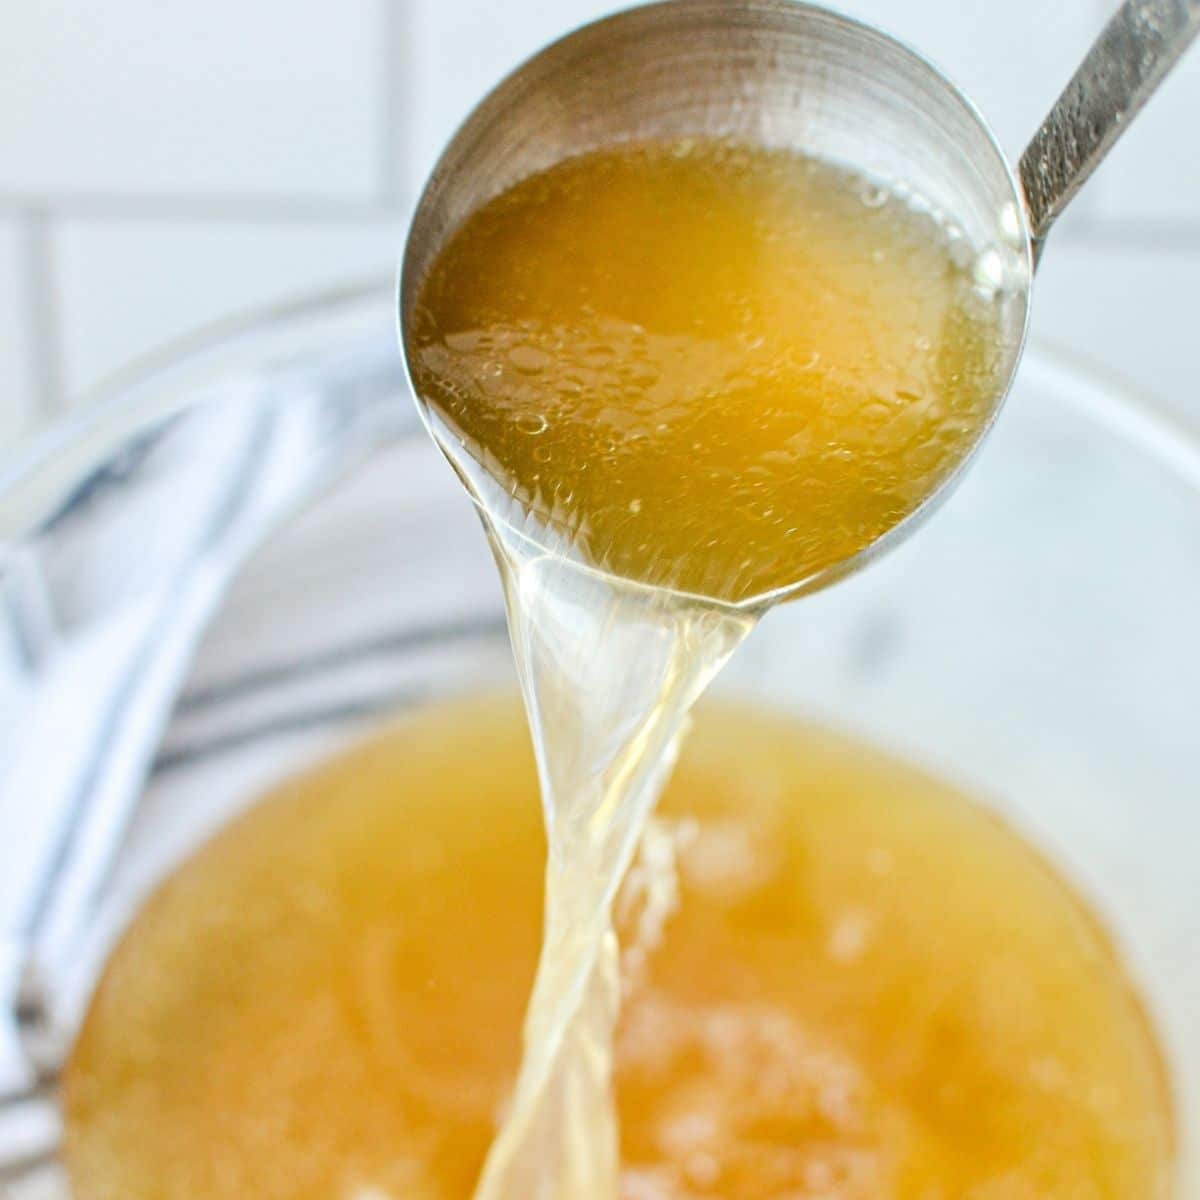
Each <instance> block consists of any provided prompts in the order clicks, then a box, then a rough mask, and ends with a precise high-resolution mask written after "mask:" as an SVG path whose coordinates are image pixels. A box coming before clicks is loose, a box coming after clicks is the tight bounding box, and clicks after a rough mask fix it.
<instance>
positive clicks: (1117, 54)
mask: <svg viewBox="0 0 1200 1200" xmlns="http://www.w3.org/2000/svg"><path fill="white" fill-rule="evenodd" d="M1197 33H1200V0H1125V2H1124V3H1123V4H1122V5H1121V7H1120V8H1119V9H1117V11H1116V13H1115V14H1114V15H1113V18H1112V20H1111V21H1109V23H1108V24H1107V25H1106V26H1105V27H1104V30H1103V32H1102V33H1101V34H1100V36H1099V37H1098V38H1097V39H1096V41H1095V42H1094V43H1093V45H1092V48H1091V49H1090V50H1089V51H1088V54H1087V57H1086V58H1085V59H1084V60H1083V62H1082V63H1081V64H1080V66H1079V70H1077V71H1076V72H1075V74H1074V75H1073V76H1072V78H1071V82H1070V83H1068V84H1067V86H1066V87H1065V88H1064V89H1063V93H1062V95H1061V96H1059V98H1058V100H1057V101H1056V102H1055V105H1054V107H1053V108H1052V109H1051V110H1050V112H1049V114H1048V116H1047V117H1046V119H1045V121H1043V122H1042V126H1041V128H1040V129H1039V130H1038V131H1037V133H1036V134H1035V135H1034V137H1033V140H1032V141H1030V143H1029V145H1028V146H1027V147H1026V148H1025V153H1024V154H1022V155H1021V163H1020V167H1019V173H1020V176H1021V186H1022V188H1023V189H1024V192H1025V204H1026V208H1027V211H1028V214H1029V226H1030V229H1031V230H1032V232H1033V244H1034V255H1035V259H1036V257H1037V255H1039V254H1040V252H1041V248H1042V242H1043V241H1044V240H1045V237H1046V234H1047V233H1048V232H1049V229H1050V226H1051V225H1052V224H1053V223H1054V221H1055V219H1056V218H1057V217H1058V215H1059V213H1061V212H1062V210H1063V209H1064V208H1066V206H1067V205H1068V204H1069V203H1070V202H1071V200H1072V198H1073V197H1074V195H1075V193H1076V192H1077V191H1079V189H1080V187H1081V186H1082V185H1083V183H1084V181H1085V180H1086V179H1087V178H1088V176H1089V175H1091V173H1092V172H1093V171H1094V170H1095V169H1096V164H1097V163H1099V162H1100V160H1101V159H1102V158H1103V157H1104V156H1105V155H1106V154H1107V153H1108V151H1109V147H1111V146H1112V144H1113V143H1114V142H1115V141H1116V140H1117V138H1119V137H1120V136H1121V133H1122V132H1123V131H1124V129H1125V127H1126V126H1127V125H1128V124H1129V123H1130V121H1132V120H1133V118H1134V117H1135V116H1136V115H1137V113H1138V111H1139V110H1140V109H1141V107H1142V105H1143V104H1145V103H1146V101H1147V99H1149V97H1150V94H1151V93H1152V92H1153V91H1154V89H1155V88H1157V87H1158V85H1159V84H1160V83H1161V82H1162V80H1163V78H1164V77H1165V76H1166V74H1167V72H1168V71H1170V69H1171V68H1172V67H1173V66H1174V65H1175V63H1176V62H1177V61H1178V59H1179V57H1180V55H1182V54H1183V52H1184V51H1185V50H1186V49H1187V48H1188V46H1189V45H1190V44H1191V41H1192V39H1193V38H1194V37H1195V36H1196V35H1197Z"/></svg>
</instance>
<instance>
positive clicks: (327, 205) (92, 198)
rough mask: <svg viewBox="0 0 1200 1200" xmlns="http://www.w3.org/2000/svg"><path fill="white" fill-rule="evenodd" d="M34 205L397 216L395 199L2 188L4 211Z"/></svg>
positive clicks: (114, 216) (237, 214)
mask: <svg viewBox="0 0 1200 1200" xmlns="http://www.w3.org/2000/svg"><path fill="white" fill-rule="evenodd" d="M31 211H36V212H39V213H42V214H44V215H45V216H46V217H47V218H50V219H55V220H57V219H79V220H112V221H198V222H206V223H209V224H214V225H217V224H234V223H241V224H249V223H256V222H263V223H280V224H284V223H295V224H299V223H302V222H312V223H314V224H326V223H328V224H331V225H336V224H351V223H355V222H362V221H371V220H381V221H382V220H387V219H389V218H394V217H395V216H396V211H397V210H396V206H395V205H394V204H384V203H380V202H378V201H377V200H372V201H365V202H361V201H339V200H332V199H310V198H304V197H296V198H278V197H265V198H264V197H257V196H213V197H206V196H195V195H188V194H185V193H160V194H158V195H155V194H152V193H151V194H146V195H138V194H136V193H133V192H67V193H62V194H59V195H48V196H30V195H25V194H23V193H3V192H0V215H12V216H14V217H17V218H23V217H25V216H27V215H28V214H29V213H30V212H31Z"/></svg>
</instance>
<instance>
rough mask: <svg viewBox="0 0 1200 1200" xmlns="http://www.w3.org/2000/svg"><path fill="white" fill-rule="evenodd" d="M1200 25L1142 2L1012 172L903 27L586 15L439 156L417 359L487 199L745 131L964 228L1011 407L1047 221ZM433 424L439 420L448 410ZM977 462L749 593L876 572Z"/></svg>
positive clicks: (707, 14) (406, 282)
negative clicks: (566, 165) (553, 175)
mask: <svg viewBox="0 0 1200 1200" xmlns="http://www.w3.org/2000/svg"><path fill="white" fill-rule="evenodd" d="M1197 32H1200V0H1125V3H1124V4H1122V5H1121V7H1120V8H1119V9H1118V10H1117V12H1116V14H1115V16H1114V17H1113V18H1112V20H1111V21H1110V22H1109V23H1108V25H1107V26H1106V27H1105V29H1104V31H1103V32H1102V33H1101V34H1100V36H1099V38H1098V39H1097V40H1096V42H1095V44H1094V45H1093V46H1092V48H1091V50H1090V51H1089V52H1088V54H1087V57H1086V58H1085V59H1084V61H1083V63H1082V65H1081V66H1080V68H1079V70H1078V71H1077V72H1076V73H1075V76H1074V77H1073V78H1072V79H1071V81H1070V83H1068V84H1067V87H1066V89H1065V90H1064V92H1063V93H1062V95H1061V96H1060V97H1059V99H1058V102H1057V103H1056V104H1055V105H1054V108H1053V109H1052V110H1051V112H1050V115H1049V116H1048V117H1047V118H1046V120H1045V122H1044V123H1043V124H1042V126H1041V128H1040V129H1039V130H1038V131H1037V133H1036V134H1035V136H1034V138H1033V140H1032V141H1031V142H1030V144H1029V146H1028V148H1027V149H1026V151H1025V153H1024V154H1023V155H1022V156H1021V160H1020V163H1019V164H1018V165H1017V167H1016V168H1015V169H1014V168H1013V167H1012V166H1011V165H1010V164H1009V162H1008V160H1007V159H1006V158H1005V156H1004V153H1003V151H1002V150H1001V149H1000V146H999V144H998V143H997V142H996V140H995V138H994V137H993V135H992V133H991V131H990V130H989V129H988V127H987V125H986V124H985V122H984V120H983V118H982V117H981V116H980V114H979V113H978V112H977V111H976V109H975V107H974V106H973V105H972V104H971V102H970V101H969V100H968V99H967V98H966V97H965V96H964V95H963V94H962V92H960V91H959V90H958V88H956V87H955V86H954V84H952V83H951V82H950V81H949V80H948V79H947V78H946V77H945V76H944V75H943V74H941V72H940V71H938V70H937V69H936V68H935V67H933V66H932V65H931V64H930V63H929V62H927V61H926V60H925V59H924V58H922V57H921V56H920V55H918V54H916V53H915V52H914V51H912V50H910V49H909V48H908V47H906V46H904V45H903V44H901V43H900V42H898V41H896V40H895V39H894V38H892V37H889V36H888V35H886V34H884V33H881V32H880V31H879V30H877V29H873V28H871V27H870V26H868V25H864V24H862V23H860V22H858V21H854V20H850V19H849V18H847V17H843V16H839V15H837V14H835V13H832V12H829V11H827V10H825V9H823V8H818V7H815V6H811V5H808V4H800V3H793V2H791V0H667V2H666V3H658V4H651V5H648V6H646V7H642V8H634V9H629V10H627V11H625V12H621V13H618V14H617V15H615V16H612V17H608V18H606V19H604V20H601V21H598V22H596V23H595V24H592V25H587V26H585V27H584V28H582V29H579V30H578V31H576V32H575V33H572V34H570V35H568V36H567V37H565V38H563V39H562V40H560V41H558V42H555V43H554V44H553V45H551V46H549V47H547V48H546V49H545V50H543V51H541V52H540V53H539V54H537V55H535V56H534V57H533V58H531V59H530V60H529V61H527V62H526V63H525V64H524V65H522V66H521V67H519V68H518V69H517V70H516V71H514V72H513V73H512V74H511V75H509V76H508V78H507V79H505V80H504V81H503V82H501V83H500V84H499V85H498V86H497V87H496V88H495V90H493V91H492V92H491V93H490V94H489V95H488V96H487V97H486V98H485V99H484V100H483V101H482V102H481V103H480V104H479V106H478V107H477V108H476V109H475V110H474V112H473V113H472V114H471V115H470V116H469V117H468V118H467V120H466V121H465V123H464V124H463V125H462V126H461V128H460V129H459V130H458V132H457V133H456V134H455V136H454V138H453V139H452V140H451V142H450V144H449V145H448V146H447V148H446V150H445V152H444V153H443V154H442V156H441V159H440V160H439V162H438V163H437V166H436V167H435V168H434V171H433V174H432V176H431V178H430V180H429V183H428V185H427V186H426V188H425V192H424V194H423V195H422V197H421V201H420V203H419V205H418V207H417V211H416V215H415V217H414V219H413V223H412V227H411V229H410V232H409V237H408V244H407V247H406V250H405V255H404V261H403V267H402V271H401V277H400V297H399V303H400V321H401V331H402V336H403V340H404V347H405V355H406V358H407V357H408V355H409V354H410V353H411V351H412V347H411V345H410V342H409V333H410V328H411V318H412V313H413V306H414V303H415V299H416V292H417V289H418V286H419V284H420V281H421V279H422V277H423V276H424V274H425V272H426V270H427V269H428V267H429V265H430V263H431V262H432V260H433V259H434V257H435V256H436V254H437V253H438V251H439V250H440V249H441V247H442V245H443V244H444V243H445V241H446V239H447V237H448V236H449V235H450V234H451V233H452V232H453V231H454V229H455V228H456V227H457V226H458V225H459V223H460V222H461V221H462V220H463V219H464V218H465V217H466V216H467V215H468V214H469V213H470V212H471V211H472V210H474V209H475V208H477V207H478V206H479V205H480V204H481V203H483V202H484V201H486V200H487V199H489V198H490V197H492V196H494V195H495V194H496V193H498V192H500V191H502V190H503V189H504V188H506V187H508V186H510V185H511V184H513V183H515V182H516V181H517V180H519V179H521V178H523V177H525V176H527V175H530V174H532V173H533V172H535V171H538V170H543V169H545V168H546V167H548V166H550V165H552V164H553V163H555V162H557V161H559V160H561V159H563V158H566V157H568V156H570V155H575V154H579V153H581V152H584V151H586V150H589V149H594V148H597V147H599V146H603V145H607V144H612V143H613V142H618V141H624V140H632V139H645V138H664V137H681V136H689V135H692V136H694V135H708V136H721V137H732V138H738V139H742V140H745V141H751V142H756V143H760V144H764V145H767V146H774V147H792V148H796V149H800V150H803V151H804V152H806V153H808V154H813V155H816V156H818V157H822V158H827V159H830V160H833V161H837V162H841V163H844V164H846V165H848V166H851V167H853V168H855V169H856V170H858V171H860V172H864V173H866V174H869V175H871V176H873V177H876V178H878V179H879V180H880V181H881V182H883V183H886V184H888V185H890V186H893V187H897V188H903V189H907V190H908V191H909V192H911V194H912V195H914V196H915V197H918V198H919V199H920V201H921V202H922V203H924V204H927V205H929V206H930V207H931V208H932V209H933V210H935V211H936V212H937V213H938V215H939V216H941V217H942V218H943V219H944V220H945V221H946V222H947V223H949V224H952V225H954V226H956V227H957V229H958V230H959V231H960V232H961V234H962V236H963V237H964V238H965V239H966V241H967V245H968V246H969V247H970V248H971V249H972V251H973V252H974V254H975V256H976V257H975V262H976V264H977V274H978V275H979V276H980V281H981V282H982V283H983V284H984V285H986V286H988V287H991V288H994V289H995V290H996V292H997V293H998V294H999V295H1000V297H1001V299H1002V309H1003V329H1002V334H1001V336H1002V341H1003V345H1004V346H1005V348H1006V351H1007V362H1006V363H1005V364H1004V370H1003V372H1002V374H1001V376H1000V378H1001V379H1002V380H1003V381H1004V382H1003V386H1001V387H1000V388H998V389H997V392H996V396H995V400H994V405H993V410H992V414H991V415H992V417H993V418H994V416H995V414H996V412H997V411H998V410H999V408H1000V406H1001V403H1002V402H1003V400H1004V397H1005V395H1006V394H1007V392H1008V388H1009V385H1010V384H1011V381H1012V378H1013V375H1014V374H1015V372H1016V368H1017V364H1018V362H1019V360H1020V356H1021V351H1022V349H1023V345H1024V336H1025V328H1026V324H1027V320H1028V310H1029V292H1030V287H1031V283H1032V278H1033V271H1034V268H1035V266H1036V264H1037V262H1038V259H1039V257H1040V254H1041V249H1042V245H1043V243H1044V241H1045V238H1046V235H1047V233H1048V232H1049V230H1050V228H1051V226H1052V224H1053V223H1054V221H1055V219H1056V218H1057V217H1058V215H1059V214H1060V213H1061V212H1062V211H1063V209H1064V208H1065V207H1066V206H1067V204H1068V203H1069V202H1070V200H1071V198H1072V197H1073V196H1074V195H1075V193H1076V192H1077V191H1078V190H1079V188H1080V186H1081V185H1082V184H1083V182H1084V181H1085V180H1086V179H1087V178H1088V176H1089V175H1091V173H1092V171H1093V170H1094V169H1095V167H1096V165H1097V163H1099V161H1100V160H1101V159H1102V158H1103V157H1104V155H1105V154H1106V153H1107V151H1108V149H1109V147H1110V146H1111V145H1112V144H1113V143H1114V142H1115V141H1116V139H1117V138H1118V137H1119V136H1120V134H1121V133H1122V132H1123V130H1124V129H1125V128H1126V126H1127V125H1128V124H1129V122H1130V120H1131V119H1132V118H1133V116H1134V115H1135V114H1136V113H1137V112H1138V110H1139V109H1140V108H1141V107H1142V105H1143V104H1144V103H1145V101H1146V99H1147V98H1148V97H1149V96H1150V94H1151V93H1152V92H1153V91H1154V89H1155V88H1156V87H1157V86H1158V84H1159V83H1160V82H1161V81H1162V79H1163V77H1164V76H1165V75H1166V74H1167V72H1168V71H1169V70H1170V69H1171V67H1172V66H1173V65H1174V63H1175V62H1176V61H1177V60H1178V58H1179V57H1180V55H1181V54H1182V53H1183V52H1184V50H1185V49H1186V47H1187V46H1188V44H1189V43H1190V42H1191V41H1192V39H1193V38H1194V37H1195V36H1196V34H1197ZM425 415H426V418H427V420H430V419H431V414H430V413H429V412H428V411H426V412H425ZM431 425H432V426H433V427H434V428H435V431H436V428H437V426H436V419H432V420H431ZM990 425H991V422H990V421H988V422H986V423H985V425H984V427H983V428H982V429H981V430H980V433H979V439H978V440H979V441H982V439H983V437H984V436H985V434H986V432H987V430H988V428H990ZM441 440H442V441H443V448H445V437H444V436H443V437H442V438H441ZM959 474H961V468H960V471H959V472H956V474H955V476H952V477H951V478H950V479H947V480H945V481H944V482H943V484H942V485H941V486H940V487H939V488H938V490H937V492H936V493H935V495H933V496H931V497H930V498H929V499H928V500H927V501H926V502H925V503H924V504H923V505H922V506H921V507H920V508H919V509H918V510H917V511H916V512H914V513H913V514H912V515H911V516H909V517H908V518H907V519H906V520H905V521H903V522H902V523H901V524H900V525H898V526H897V527H896V528H894V529H893V530H891V531H890V532H889V533H888V534H886V535H885V536H884V537H883V538H880V539H879V540H878V541H876V542H875V543H873V544H872V545H869V546H867V547H866V548H865V549H864V550H863V551H861V552H860V553H859V554H857V555H856V556H854V558H853V559H851V560H850V561H847V562H844V563H841V564H838V565H837V566H835V567H833V568H829V569H826V570H823V571H821V572H819V573H818V574H816V575H814V576H812V577H810V578H806V579H802V580H797V581H795V583H794V584H792V585H790V586H789V587H786V588H784V589H781V590H779V591H778V592H774V593H771V594H770V595H765V596H756V597H753V598H751V599H750V600H748V601H746V602H745V604H746V605H748V606H752V607H764V606H766V605H768V604H770V603H773V602H775V601H777V600H780V599H785V598H790V597H792V596H795V595H799V594H801V593H803V592H807V591H812V590H815V589H816V588H819V587H823V586H825V585H826V584H828V583H830V582H832V581H833V579H835V578H838V577H840V576H842V575H845V574H847V573H849V572H850V571H852V570H854V569H856V568H857V567H859V566H861V565H862V564H863V563H864V562H865V561H866V560H867V559H868V558H870V557H872V556H874V555H875V554H877V553H879V552H880V550H881V549H883V548H884V546H885V545H887V544H890V543H892V542H894V541H895V540H897V539H898V538H900V537H903V536H904V535H905V534H907V533H909V532H911V531H912V529H913V528H915V527H916V526H917V525H918V524H919V523H920V521H921V520H922V519H923V518H924V517H926V516H927V515H928V514H929V513H930V512H931V511H932V509H933V508H934V507H935V506H936V503H937V501H938V500H939V499H941V498H943V497H944V496H945V495H946V494H947V492H948V490H949V488H948V485H949V484H950V483H951V482H953V479H954V478H956V477H957V476H958V475H959Z"/></svg>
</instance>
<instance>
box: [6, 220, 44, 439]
mask: <svg viewBox="0 0 1200 1200" xmlns="http://www.w3.org/2000/svg"><path fill="white" fill-rule="evenodd" d="M24 238H25V232H24V230H23V229H22V227H21V225H20V224H19V223H18V221H17V220H16V219H0V381H3V382H2V384H0V459H2V458H3V457H4V456H5V455H6V454H7V453H8V452H9V451H10V450H11V449H12V448H13V447H14V446H15V445H16V444H17V443H18V442H19V441H20V440H21V439H22V438H23V437H25V436H26V435H27V434H28V433H29V432H30V430H31V429H32V428H33V427H34V425H35V423H36V419H37V410H36V403H35V392H34V374H33V344H32V319H31V313H30V303H31V299H32V298H31V296H30V295H29V288H28V279H27V274H26V270H25V266H26V264H25V245H24Z"/></svg>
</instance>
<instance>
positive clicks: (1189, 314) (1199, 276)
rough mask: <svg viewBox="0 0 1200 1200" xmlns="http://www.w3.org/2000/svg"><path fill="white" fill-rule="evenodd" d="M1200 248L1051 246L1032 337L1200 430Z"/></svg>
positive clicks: (1078, 241)
mask: <svg viewBox="0 0 1200 1200" xmlns="http://www.w3.org/2000/svg"><path fill="white" fill-rule="evenodd" d="M1197 280H1200V241H1197V242H1196V243H1195V244H1193V245H1192V246H1191V248H1190V249H1189V248H1188V247H1186V246H1182V245H1173V244H1170V243H1162V244H1158V245H1153V244H1151V245H1141V246H1119V245H1111V244H1103V243H1098V242H1096V241H1094V240H1092V239H1085V238H1082V237H1078V238H1076V237H1072V238H1066V239H1063V240H1062V241H1059V242H1057V243H1053V242H1052V243H1051V244H1050V245H1049V246H1048V247H1047V250H1046V255H1045V258H1044V259H1043V261H1042V265H1041V267H1040V268H1039V270H1038V280H1037V286H1036V289H1035V292H1034V301H1033V335H1034V337H1035V338H1042V339H1045V340H1046V341H1049V342H1052V343H1054V344H1057V345H1059V346H1062V347H1064V348H1066V349H1068V350H1070V351H1072V352H1073V353H1075V354H1076V355H1078V356H1079V357H1081V358H1083V359H1086V360H1089V361H1090V362H1092V363H1094V364H1096V365H1097V366H1100V367H1102V368H1104V369H1106V371H1107V372H1109V373H1112V374H1114V375H1116V376H1117V377H1119V378H1121V379H1123V380H1124V381H1126V382H1127V383H1129V384H1131V385H1132V386H1133V387H1134V388H1136V389H1138V390H1140V391H1142V392H1146V393H1148V394H1151V395H1154V396H1157V397H1158V398H1159V399H1160V400H1162V401H1164V402H1165V403H1166V404H1167V405H1168V406H1169V407H1170V408H1172V409H1173V410H1174V412H1175V413H1176V414H1178V416H1180V417H1181V418H1183V419H1185V420H1187V421H1188V422H1189V423H1191V424H1192V425H1193V426H1194V427H1200V383H1197V374H1196V351H1195V344H1196V311H1197V300H1196V294H1197V286H1198V285H1197Z"/></svg>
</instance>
